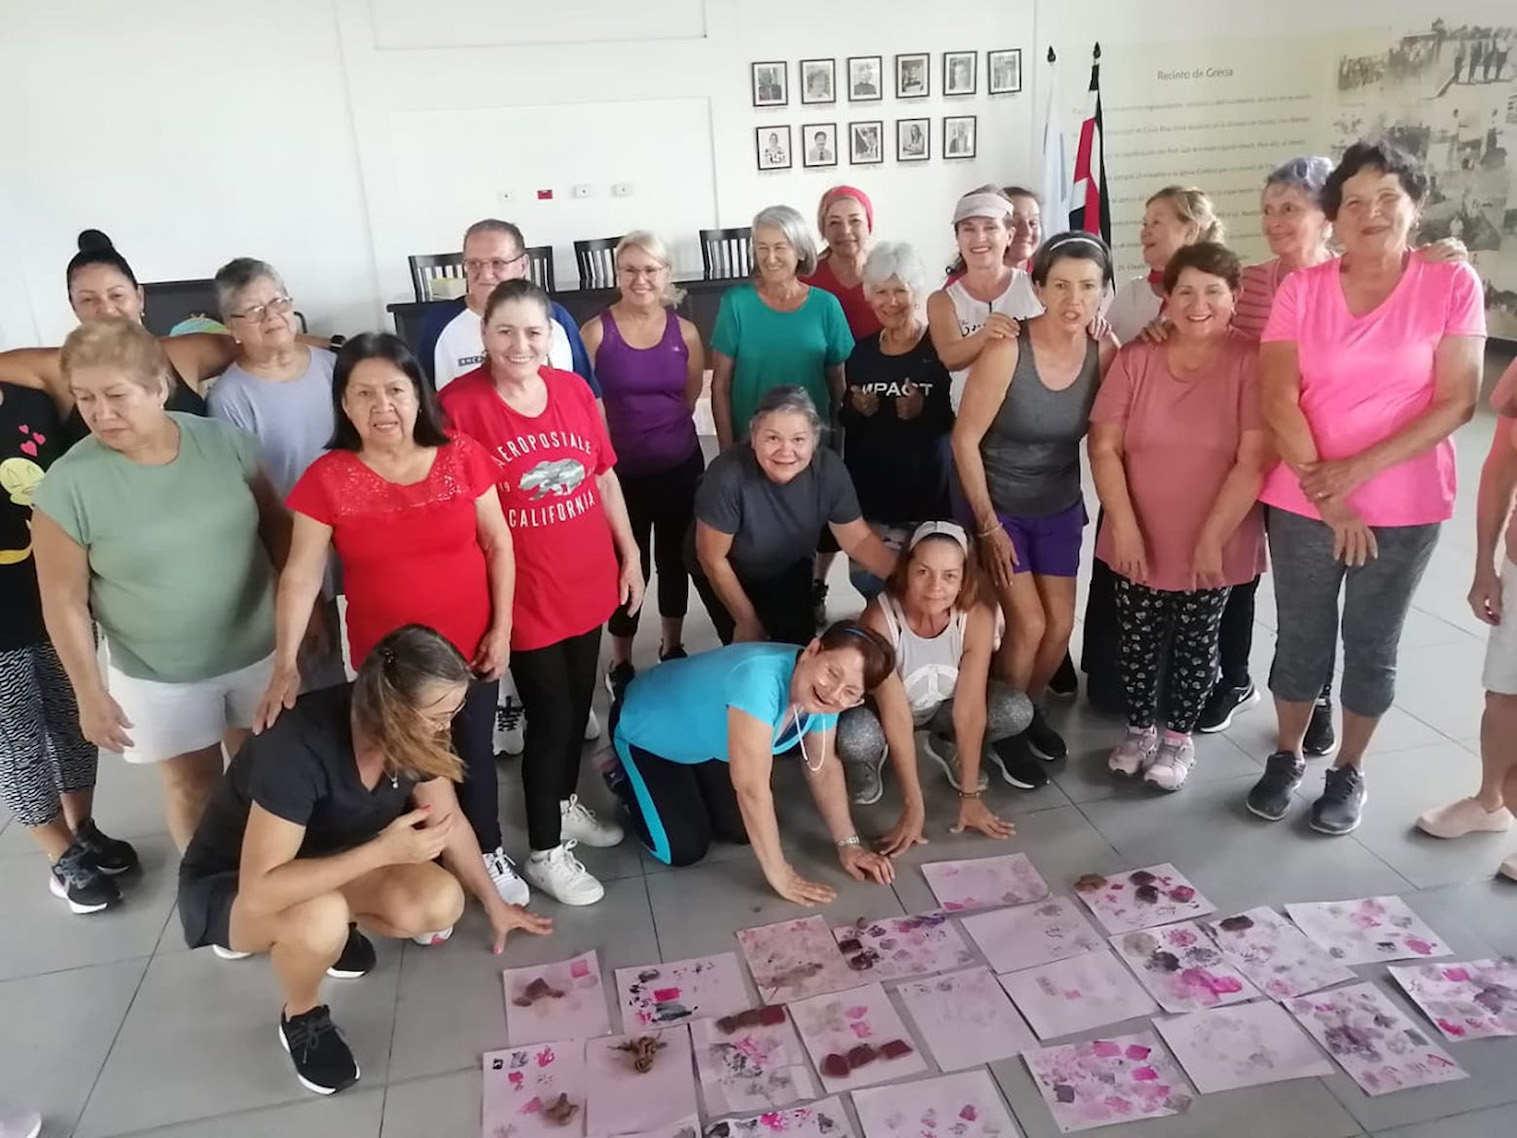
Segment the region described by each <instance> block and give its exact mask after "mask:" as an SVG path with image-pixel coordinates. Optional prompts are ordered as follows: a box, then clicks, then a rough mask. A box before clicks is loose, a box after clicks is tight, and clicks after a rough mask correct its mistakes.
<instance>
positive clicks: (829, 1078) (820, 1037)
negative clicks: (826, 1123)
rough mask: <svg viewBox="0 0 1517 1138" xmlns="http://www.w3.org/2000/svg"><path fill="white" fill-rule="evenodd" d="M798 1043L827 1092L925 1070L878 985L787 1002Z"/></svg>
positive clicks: (852, 1087)
mask: <svg viewBox="0 0 1517 1138" xmlns="http://www.w3.org/2000/svg"><path fill="white" fill-rule="evenodd" d="M790 1014H791V1016H793V1017H794V1019H795V1026H796V1029H797V1030H798V1031H800V1033H801V1042H802V1043H804V1044H805V1045H806V1051H807V1052H808V1053H809V1054H810V1056H811V1061H812V1063H813V1064H814V1065H815V1066H816V1069H817V1073H818V1074H820V1075H821V1077H822V1088H823V1089H824V1090H825V1091H826V1092H827V1093H828V1094H836V1093H837V1092H839V1091H847V1090H853V1089H854V1088H856V1087H867V1086H870V1085H872V1084H874V1083H887V1082H890V1081H892V1080H894V1079H899V1078H903V1077H905V1076H907V1075H914V1074H917V1073H918V1072H920V1071H925V1070H926V1069H927V1064H926V1062H924V1061H923V1059H922V1055H921V1052H919V1051H918V1050H917V1045H916V1041H915V1040H914V1039H912V1037H911V1035H910V1034H909V1033H908V1032H907V1030H906V1025H905V1024H904V1023H902V1022H901V1017H900V1016H899V1015H897V1014H896V1010H895V1007H894V1006H893V1005H892V1004H891V1002H890V997H889V996H887V995H886V994H885V989H884V988H882V987H881V986H880V985H878V984H868V985H866V986H864V987H862V988H855V989H853V990H852V991H849V992H836V993H833V994H831V995H825V996H812V997H811V998H810V999H808V1000H799V1001H797V1002H795V1003H793V1004H791V1005H790Z"/></svg>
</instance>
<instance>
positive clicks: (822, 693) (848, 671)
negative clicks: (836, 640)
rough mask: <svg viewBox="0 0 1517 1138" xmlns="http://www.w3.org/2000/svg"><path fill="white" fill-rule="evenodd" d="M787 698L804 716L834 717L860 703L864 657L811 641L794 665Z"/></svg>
mask: <svg viewBox="0 0 1517 1138" xmlns="http://www.w3.org/2000/svg"><path fill="white" fill-rule="evenodd" d="M790 698H791V699H792V700H794V701H795V703H796V704H797V705H798V706H799V708H800V710H801V711H802V712H803V713H805V714H807V715H837V714H839V713H840V712H844V711H847V710H848V709H849V708H850V707H857V706H858V705H859V704H861V703H863V702H864V655H863V653H862V652H859V651H856V650H855V649H853V648H833V649H830V650H829V649H825V648H823V647H822V645H821V642H820V641H818V640H813V641H812V642H811V643H810V644H809V645H807V646H806V649H805V651H803V652H802V653H801V654H800V656H799V658H797V660H796V662H795V674H794V675H793V676H792V677H791V680H790Z"/></svg>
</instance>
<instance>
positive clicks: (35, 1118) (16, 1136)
mask: <svg viewBox="0 0 1517 1138" xmlns="http://www.w3.org/2000/svg"><path fill="white" fill-rule="evenodd" d="M41 1133H42V1115H40V1114H38V1113H37V1112H36V1111H35V1110H6V1109H4V1108H3V1107H0V1138H37V1136H38V1135H39V1134H41Z"/></svg>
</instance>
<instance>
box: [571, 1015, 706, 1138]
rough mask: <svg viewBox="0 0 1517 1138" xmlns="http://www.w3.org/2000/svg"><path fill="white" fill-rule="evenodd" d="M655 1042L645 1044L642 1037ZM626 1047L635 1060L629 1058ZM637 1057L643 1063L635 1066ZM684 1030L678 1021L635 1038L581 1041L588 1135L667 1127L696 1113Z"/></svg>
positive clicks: (597, 1136)
mask: <svg viewBox="0 0 1517 1138" xmlns="http://www.w3.org/2000/svg"><path fill="white" fill-rule="evenodd" d="M650 1040H651V1041H652V1042H653V1043H654V1044H655V1046H654V1047H652V1048H649V1047H648V1046H647V1045H646V1043H645V1041H650ZM629 1047H630V1048H631V1049H632V1053H633V1054H634V1055H635V1058H634V1059H633V1060H632V1061H630V1062H629V1050H628V1049H629ZM637 1058H646V1059H647V1060H648V1064H647V1066H646V1067H645V1068H643V1069H639V1068H638V1066H637V1062H636V1059H637ZM690 1060H691V1054H690V1032H689V1029H688V1028H686V1027H685V1026H684V1025H683V1024H681V1025H680V1026H678V1027H671V1028H669V1029H667V1030H665V1031H662V1032H659V1033H657V1035H656V1036H650V1035H647V1034H644V1035H637V1036H614V1035H611V1036H602V1037H600V1038H599V1039H592V1040H590V1041H589V1042H587V1043H586V1044H585V1082H586V1086H587V1088H588V1091H589V1102H588V1104H587V1105H586V1108H585V1109H586V1131H587V1133H588V1134H589V1135H590V1138H601V1136H606V1138H609V1136H610V1135H612V1134H623V1133H627V1132H629V1131H643V1130H654V1129H657V1128H659V1127H663V1126H672V1125H673V1124H675V1123H677V1122H678V1121H679V1120H680V1119H682V1118H688V1117H689V1116H690V1115H692V1114H696V1113H697V1112H698V1109H699V1106H698V1104H697V1102H696V1096H695V1072H694V1070H693V1069H692V1066H691V1062H690Z"/></svg>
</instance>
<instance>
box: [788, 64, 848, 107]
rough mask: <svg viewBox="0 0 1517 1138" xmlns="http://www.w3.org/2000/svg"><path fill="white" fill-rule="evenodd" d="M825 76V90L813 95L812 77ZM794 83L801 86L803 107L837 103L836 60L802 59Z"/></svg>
mask: <svg viewBox="0 0 1517 1138" xmlns="http://www.w3.org/2000/svg"><path fill="white" fill-rule="evenodd" d="M824 73H825V74H826V76H827V90H826V92H825V93H823V94H813V92H812V83H811V79H812V77H813V75H821V74H824ZM796 81H797V82H798V83H800V85H801V103H802V105H805V106H816V105H818V104H825V103H835V102H837V101H838V61H837V60H836V59H803V60H801V62H800V64H799V65H798V69H797V71H796Z"/></svg>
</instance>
